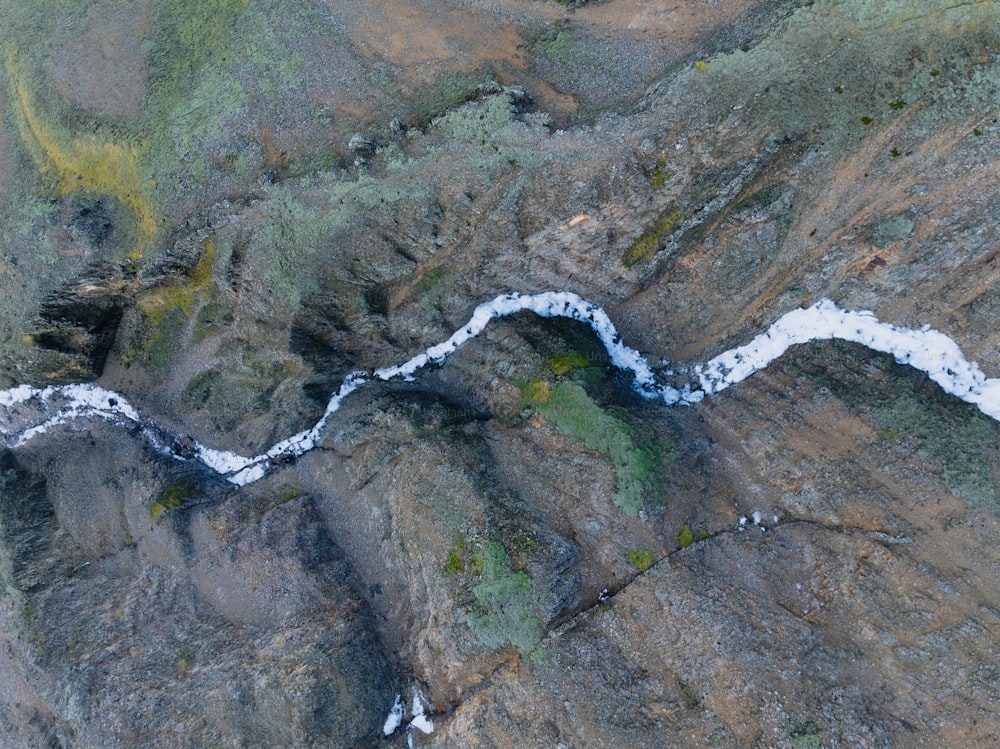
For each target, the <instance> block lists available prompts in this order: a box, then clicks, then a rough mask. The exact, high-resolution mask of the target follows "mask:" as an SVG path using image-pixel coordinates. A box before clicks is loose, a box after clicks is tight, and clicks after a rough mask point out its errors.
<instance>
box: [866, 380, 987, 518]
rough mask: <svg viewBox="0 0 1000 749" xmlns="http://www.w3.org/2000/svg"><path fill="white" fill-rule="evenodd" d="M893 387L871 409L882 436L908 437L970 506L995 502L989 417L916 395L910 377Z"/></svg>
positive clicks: (948, 485) (892, 439) (891, 438)
mask: <svg viewBox="0 0 1000 749" xmlns="http://www.w3.org/2000/svg"><path fill="white" fill-rule="evenodd" d="M895 389H896V392H897V395H896V397H895V398H894V399H893V400H891V401H889V402H888V403H886V404H885V405H882V406H879V407H877V408H875V410H874V415H875V418H876V420H877V421H878V422H879V423H880V425H881V426H882V429H883V430H885V431H884V432H883V434H886V435H887V438H888V439H889V440H890V441H895V440H894V438H893V435H901V436H902V437H905V438H906V439H909V440H911V441H912V442H913V443H914V444H915V445H916V447H917V450H918V452H920V453H921V454H922V455H923V456H924V457H925V458H927V459H928V460H929V461H931V462H932V463H934V464H936V465H937V467H938V470H939V472H940V476H941V480H942V481H943V482H944V485H945V486H947V487H948V490H949V491H951V492H952V493H953V494H955V495H956V496H959V497H961V498H962V499H964V500H965V501H966V502H968V503H969V504H972V505H979V504H984V503H992V502H996V501H997V496H996V489H995V488H994V484H993V461H994V459H995V457H996V456H995V455H993V454H992V453H995V450H992V449H990V446H992V445H993V444H995V442H996V438H995V437H994V434H993V432H994V429H993V425H992V424H991V423H990V421H989V419H988V418H987V417H986V416H984V415H982V414H981V413H979V412H978V411H975V410H973V409H972V408H971V407H970V408H969V409H968V410H967V409H964V408H963V409H961V411H966V413H964V414H959V413H955V411H953V410H952V409H949V408H947V406H945V405H944V404H941V403H939V402H936V401H935V400H932V399H930V398H927V397H926V396H921V395H918V394H917V393H916V392H915V390H914V387H913V383H912V381H910V380H908V379H906V380H903V381H901V382H899V383H897V384H896V388H895ZM962 405H964V404H962ZM956 410H958V409H956Z"/></svg>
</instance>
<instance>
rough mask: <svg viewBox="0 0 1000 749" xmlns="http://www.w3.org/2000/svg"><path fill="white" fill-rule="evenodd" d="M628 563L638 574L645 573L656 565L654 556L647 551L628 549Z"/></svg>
mask: <svg viewBox="0 0 1000 749" xmlns="http://www.w3.org/2000/svg"><path fill="white" fill-rule="evenodd" d="M628 561H629V563H630V564H631V565H632V566H633V567H635V568H636V569H637V570H639V572H645V571H646V570H648V569H649V568H650V567H652V566H653V565H654V564H656V554H654V553H653V552H651V551H650V550H649V549H630V550H629V552H628Z"/></svg>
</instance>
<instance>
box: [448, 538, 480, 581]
mask: <svg viewBox="0 0 1000 749" xmlns="http://www.w3.org/2000/svg"><path fill="white" fill-rule="evenodd" d="M465 567H466V553H465V536H459V537H458V538H457V539H455V544H454V545H453V546H452V547H451V551H449V552H448V561H447V562H445V565H444V569H445V572H447V573H448V574H449V575H458V574H460V573H462V572H465ZM479 570H480V571H481V570H482V564H480V565H479Z"/></svg>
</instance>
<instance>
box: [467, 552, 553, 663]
mask: <svg viewBox="0 0 1000 749" xmlns="http://www.w3.org/2000/svg"><path fill="white" fill-rule="evenodd" d="M473 592H474V593H475V595H476V600H475V601H474V602H473V604H472V611H471V612H470V613H469V615H468V617H467V618H466V620H467V622H468V624H469V629H471V630H472V633H473V634H474V635H475V636H476V638H477V639H478V640H479V641H480V642H481V643H482V644H483V645H484V646H486V647H487V648H491V649H499V648H503V647H507V646H508V645H512V646H514V647H515V648H517V650H518V652H519V653H521V655H530V654H531V653H533V652H535V651H536V650H537V648H538V645H539V644H540V643H541V641H542V636H543V635H544V629H543V627H542V622H541V619H539V617H538V612H539V610H540V609H541V598H540V596H539V595H538V592H537V591H536V590H535V587H534V584H533V583H532V581H531V578H530V577H528V576H527V575H526V574H525V573H523V572H515V571H514V570H513V568H512V567H511V563H510V558H509V557H508V556H507V552H506V551H505V550H504V548H503V546H502V545H501V544H499V543H496V542H490V543H489V544H488V545H487V547H486V553H485V555H484V556H483V570H482V582H480V583H479V584H478V585H476V586H475V587H474V588H473Z"/></svg>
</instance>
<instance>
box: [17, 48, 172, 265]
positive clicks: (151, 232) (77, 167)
mask: <svg viewBox="0 0 1000 749" xmlns="http://www.w3.org/2000/svg"><path fill="white" fill-rule="evenodd" d="M7 74H8V76H9V77H10V82H11V86H12V88H13V93H14V97H13V100H12V103H13V105H14V111H15V113H16V116H17V123H18V129H19V131H20V134H21V138H22V140H23V141H24V143H25V145H26V146H27V147H28V150H29V151H30V152H31V154H32V157H33V158H34V159H35V161H36V163H37V164H38V168H39V171H41V173H42V174H43V175H45V176H46V177H48V178H50V179H51V180H52V181H53V183H54V186H55V190H56V193H57V194H58V195H59V196H60V197H62V196H64V195H69V194H71V193H75V192H89V193H94V194H98V195H110V196H112V197H115V198H117V199H118V200H119V201H120V202H121V203H122V204H124V205H125V206H127V207H128V209H129V210H130V211H131V213H132V215H133V217H134V219H135V243H134V246H133V249H132V252H131V253H130V254H132V255H133V256H141V255H142V253H143V251H144V250H145V249H146V248H147V247H148V245H149V244H150V243H151V242H152V241H153V239H154V238H155V237H156V233H157V213H156V209H155V208H153V204H152V198H151V196H150V194H149V184H148V183H147V182H146V181H145V180H144V179H143V177H142V175H141V174H140V171H139V152H140V149H139V148H138V147H136V146H135V145H128V144H126V145H123V144H119V143H111V142H102V141H100V140H98V138H97V137H95V136H93V135H87V136H81V137H78V138H72V137H68V136H64V135H63V134H61V133H59V132H58V131H57V129H56V128H55V127H53V126H52V125H50V124H49V123H48V122H46V121H45V120H44V118H43V117H42V115H41V114H40V113H39V112H38V110H37V108H36V107H35V103H34V101H33V100H32V97H31V94H30V92H29V91H28V86H27V84H26V83H25V81H24V78H23V77H22V75H21V72H20V71H19V69H18V65H17V57H16V54H14V53H11V52H9V53H8V54H7Z"/></svg>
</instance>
